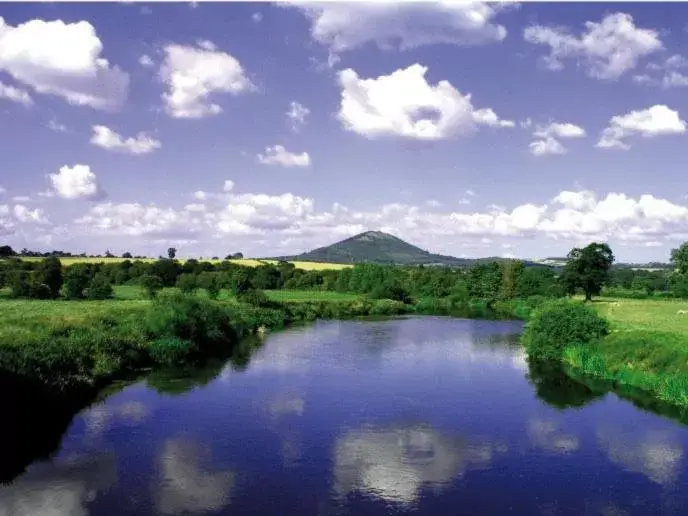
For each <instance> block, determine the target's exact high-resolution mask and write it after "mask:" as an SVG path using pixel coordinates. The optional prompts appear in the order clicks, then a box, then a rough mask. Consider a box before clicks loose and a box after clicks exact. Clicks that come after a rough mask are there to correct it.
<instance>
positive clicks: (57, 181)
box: [49, 164, 104, 199]
mask: <svg viewBox="0 0 688 516" xmlns="http://www.w3.org/2000/svg"><path fill="white" fill-rule="evenodd" d="M49 178H50V182H51V184H52V186H53V189H54V190H55V193H56V194H57V195H59V196H60V197H62V198H63V199H79V198H84V199H98V198H101V197H103V196H104V192H103V191H102V190H101V188H100V186H99V184H98V179H97V178H96V175H95V173H93V172H92V171H91V167H89V166H88V165H80V164H77V165H74V166H73V167H69V166H67V165H64V166H63V167H60V170H59V172H58V173H57V174H50V175H49Z"/></svg>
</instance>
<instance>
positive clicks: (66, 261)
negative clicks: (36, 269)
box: [22, 256, 351, 271]
mask: <svg viewBox="0 0 688 516" xmlns="http://www.w3.org/2000/svg"><path fill="white" fill-rule="evenodd" d="M127 259H128V258H82V257H79V256H69V257H64V258H60V262H62V265H64V266H65V267H67V266H69V265H72V264H75V263H121V262H123V261H125V260H127ZM22 260H25V261H27V262H38V261H41V260H43V258H39V257H33V256H29V257H25V258H22ZM156 260H157V259H156V258H143V259H141V260H140V261H142V262H149V263H150V262H154V261H156ZM132 261H133V259H132ZM185 261H186V260H185V259H180V260H179V262H181V263H184V262H185ZM203 261H207V262H210V263H220V262H222V261H224V260H211V259H204V260H203ZM228 261H230V262H232V263H235V264H237V265H245V266H247V267H258V266H259V265H262V264H266V263H272V264H277V260H258V259H255V258H241V259H235V260H228ZM290 263H293V264H294V266H295V267H296V268H297V269H302V270H305V271H322V270H341V269H346V268H347V267H351V265H348V264H345V263H323V262H290Z"/></svg>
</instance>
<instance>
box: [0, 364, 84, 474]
mask: <svg viewBox="0 0 688 516" xmlns="http://www.w3.org/2000/svg"><path fill="white" fill-rule="evenodd" d="M0 391H1V392H2V398H0V413H2V423H0V458H1V459H0V483H2V482H10V481H11V480H12V479H13V478H14V477H16V476H17V475H19V474H21V473H22V472H23V471H24V469H25V468H26V467H27V466H28V465H29V464H30V463H32V462H34V461H36V460H40V459H47V458H49V457H50V456H51V455H52V454H53V453H54V452H55V451H56V450H57V449H58V447H59V446H60V442H61V440H62V435H63V434H64V433H65V432H66V431H67V428H68V427H69V424H70V423H71V421H72V418H73V417H74V415H75V414H76V413H77V412H78V411H79V410H80V409H81V408H82V407H83V406H85V405H86V404H87V403H88V401H89V399H88V398H87V396H86V395H84V396H83V397H81V396H77V397H75V399H74V400H69V399H67V398H66V397H65V396H62V395H60V394H58V393H56V392H54V391H52V390H50V389H46V388H44V387H42V386H40V385H38V384H37V383H35V382H30V381H27V380H24V379H22V378H21V377H18V376H15V375H12V374H10V373H7V372H2V374H0ZM82 398H83V399H82Z"/></svg>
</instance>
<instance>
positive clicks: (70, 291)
mask: <svg viewBox="0 0 688 516" xmlns="http://www.w3.org/2000/svg"><path fill="white" fill-rule="evenodd" d="M90 282H91V270H90V266H89V265H88V264H76V265H72V266H71V267H67V269H66V270H65V275H64V296H65V297H66V298H67V299H83V298H84V291H85V290H86V288H87V287H88V285H89V283H90Z"/></svg>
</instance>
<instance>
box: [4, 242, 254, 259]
mask: <svg viewBox="0 0 688 516" xmlns="http://www.w3.org/2000/svg"><path fill="white" fill-rule="evenodd" d="M13 256H14V257H22V256H23V257H27V258H49V257H51V256H56V257H58V258H59V257H63V258H71V257H74V258H117V256H116V255H114V254H112V253H111V252H110V250H109V249H108V250H106V251H105V253H104V254H95V255H89V254H86V253H81V254H72V253H71V252H69V251H60V250H57V249H54V250H52V251H31V250H29V249H26V248H24V249H22V250H21V251H19V252H17V251H15V250H14V249H12V246H9V245H0V258H9V257H13ZM176 256H177V249H176V248H174V247H170V248H169V249H168V250H167V257H168V258H169V259H171V260H173V259H174V258H175V257H176ZM243 257H244V255H243V253H230V254H228V255H227V256H226V257H225V260H237V259H242V258H243ZM122 258H125V259H129V260H131V259H140V260H142V259H145V258H146V257H145V256H141V255H136V256H134V255H132V254H131V253H130V252H129V251H126V252H124V253H122ZM217 259H218V258H217V257H213V260H217Z"/></svg>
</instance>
